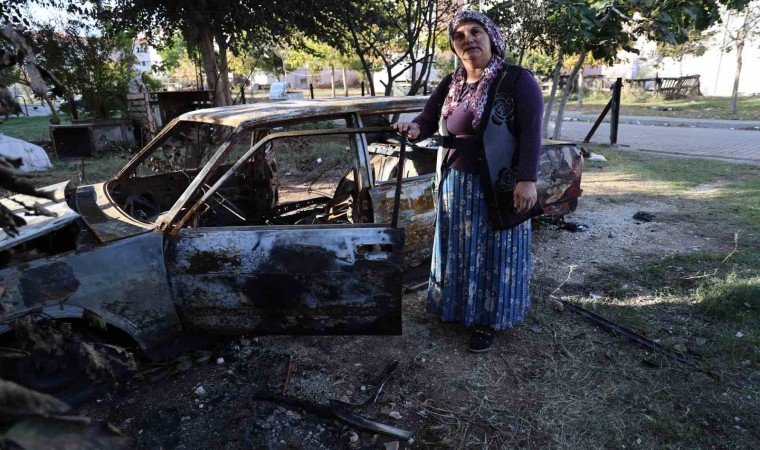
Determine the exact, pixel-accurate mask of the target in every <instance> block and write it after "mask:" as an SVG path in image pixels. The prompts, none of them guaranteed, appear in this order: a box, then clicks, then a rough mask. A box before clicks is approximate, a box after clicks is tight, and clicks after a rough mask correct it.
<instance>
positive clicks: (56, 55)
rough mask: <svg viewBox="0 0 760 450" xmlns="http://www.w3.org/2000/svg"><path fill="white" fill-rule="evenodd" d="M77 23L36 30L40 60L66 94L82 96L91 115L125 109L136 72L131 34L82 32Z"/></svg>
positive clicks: (71, 96) (105, 114)
mask: <svg viewBox="0 0 760 450" xmlns="http://www.w3.org/2000/svg"><path fill="white" fill-rule="evenodd" d="M80 32H81V30H80V29H79V28H78V26H77V25H71V24H70V25H68V27H66V28H65V29H62V30H56V29H54V28H53V27H52V26H45V27H43V28H41V29H40V30H38V31H37V33H36V38H37V39H36V40H37V46H38V48H39V49H40V52H39V60H40V62H41V63H42V64H44V66H45V67H46V68H47V69H48V71H49V72H50V73H52V74H54V75H55V76H56V77H57V78H58V79H59V80H61V82H62V83H63V85H64V86H66V93H65V97H66V99H67V100H69V101H70V103H71V101H73V99H74V97H75V96H77V95H80V96H81V100H82V106H83V108H84V110H85V111H86V112H87V113H89V115H91V116H93V117H96V118H99V119H105V118H108V117H110V116H111V115H112V113H113V111H114V110H121V111H122V112H123V111H125V110H126V104H127V102H126V100H127V99H126V97H127V93H128V92H129V82H130V81H131V80H132V79H134V78H135V77H136V76H137V72H136V71H135V70H134V68H133V66H134V63H135V56H134V54H133V53H132V38H131V37H130V36H128V35H124V34H122V35H115V36H80Z"/></svg>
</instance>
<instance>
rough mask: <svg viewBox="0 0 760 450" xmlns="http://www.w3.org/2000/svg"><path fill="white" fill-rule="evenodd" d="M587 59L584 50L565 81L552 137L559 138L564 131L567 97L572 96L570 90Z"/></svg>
mask: <svg viewBox="0 0 760 450" xmlns="http://www.w3.org/2000/svg"><path fill="white" fill-rule="evenodd" d="M585 59H586V50H583V51H582V52H581V54H580V55H579V56H578V62H577V63H575V66H574V67H573V70H572V72H570V76H569V77H567V82H566V83H565V89H563V90H562V99H561V100H560V102H559V108H557V118H556V119H555V120H554V133H553V134H552V139H554V140H557V139H559V138H560V135H561V133H562V120H563V119H564V118H565V106H567V99H568V98H570V91H571V90H572V88H573V84H574V83H575V78H576V77H577V76H578V72H579V71H580V70H581V67H583V61H584V60H585Z"/></svg>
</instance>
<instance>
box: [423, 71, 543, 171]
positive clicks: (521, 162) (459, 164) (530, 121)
mask: <svg viewBox="0 0 760 450" xmlns="http://www.w3.org/2000/svg"><path fill="white" fill-rule="evenodd" d="M446 94H447V92H444V91H443V89H442V87H441V85H439V86H438V87H437V88H436V89H435V90H434V91H433V93H432V94H431V95H430V98H429V99H428V101H427V103H425V108H424V109H423V110H422V112H421V113H420V114H419V115H418V116H417V117H415V118H414V119H413V120H412V122H414V123H416V124H417V125H419V127H420V136H419V137H418V138H417V139H418V140H419V139H425V138H427V137H430V136H432V135H433V133H435V132H436V131H438V120H439V118H440V114H441V111H440V110H439V108H438V105H441V104H443V101H442V99H443V98H445V95H446ZM514 95H515V99H514V100H515V134H516V136H515V137H516V138H517V154H518V160H517V180H518V181H536V180H537V179H538V164H539V160H540V157H541V122H542V119H543V109H544V98H543V94H542V93H541V87H540V86H539V85H538V83H537V82H536V80H535V78H533V76H532V75H531V73H530V72H529V71H527V70H523V71H522V72H521V73H520V75H519V76H518V77H517V80H516V81H515V94H514ZM465 117H470V120H471V114H467V113H461V112H459V111H455V112H454V113H452V114H451V115H450V116H449V117H448V118H447V119H446V124H447V128H449V130H451V129H456V130H463V129H465V128H467V127H466V124H463V123H462V120H466V119H465ZM454 121H455V122H454ZM463 125H464V126H463ZM469 129H470V130H472V125H470V126H469ZM472 133H473V135H474V130H472ZM452 134H453V133H452ZM458 137H465V138H466V137H467V136H466V135H461V134H460V135H458ZM473 140H474V139H473ZM476 145H477V144H476V143H475V142H473V146H472V148H459V149H452V150H451V153H450V155H449V158H452V157H453V156H454V155H455V154H456V153H460V154H459V155H458V156H457V158H456V159H455V160H454V163H453V164H452V165H451V167H452V168H453V169H456V170H461V171H465V172H471V173H478V161H477V151H476V150H477V146H476Z"/></svg>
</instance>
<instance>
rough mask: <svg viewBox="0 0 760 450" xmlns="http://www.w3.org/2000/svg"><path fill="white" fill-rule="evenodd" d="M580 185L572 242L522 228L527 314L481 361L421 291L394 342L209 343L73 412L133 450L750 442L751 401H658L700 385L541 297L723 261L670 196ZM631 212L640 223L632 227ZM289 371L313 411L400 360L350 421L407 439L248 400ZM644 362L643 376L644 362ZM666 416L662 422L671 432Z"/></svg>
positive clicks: (359, 395)
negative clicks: (706, 405) (692, 256)
mask: <svg viewBox="0 0 760 450" xmlns="http://www.w3.org/2000/svg"><path fill="white" fill-rule="evenodd" d="M583 188H584V195H583V197H582V198H581V201H580V204H579V207H578V210H577V212H575V213H573V214H571V215H569V216H568V217H567V221H569V222H572V223H574V224H576V225H584V226H585V227H586V229H585V231H583V230H584V229H583V227H581V231H578V230H576V231H569V230H566V229H559V228H558V226H557V225H556V224H546V223H544V224H542V226H541V227H540V229H539V230H536V231H534V234H533V236H534V242H533V251H534V272H533V282H532V288H533V295H532V298H533V311H532V313H531V314H530V315H529V317H528V319H527V321H526V323H524V324H522V325H520V326H518V327H516V328H514V329H512V330H509V331H508V332H505V333H503V334H502V335H500V336H498V338H497V343H496V347H495V349H494V350H493V351H491V352H489V353H486V354H481V355H474V354H471V353H468V352H467V347H466V345H467V340H468V333H467V331H466V330H465V329H463V328H462V327H461V326H457V325H450V324H441V323H440V321H439V320H438V318H436V317H433V316H430V315H428V314H426V313H425V311H424V304H425V300H426V292H425V291H417V292H409V293H406V294H405V296H404V310H403V311H404V322H403V325H404V332H403V335H401V336H394V337H242V338H241V337H235V338H229V339H223V340H221V341H220V342H218V343H216V344H215V345H213V346H212V348H211V349H210V351H211V353H210V354H209V353H203V352H197V353H194V354H191V355H186V356H185V357H184V359H181V360H176V361H172V362H170V363H167V365H165V366H156V365H153V366H151V365H143V371H146V370H148V371H150V370H152V371H153V372H152V373H146V374H144V375H143V376H138V377H135V378H133V379H131V380H129V381H127V382H124V383H122V385H121V387H120V389H119V390H117V391H115V392H113V393H110V394H107V395H105V396H103V397H102V398H99V399H97V400H95V401H92V402H90V403H89V404H87V405H85V406H83V407H82V408H80V410H79V413H81V414H85V415H88V416H90V417H93V418H95V419H103V420H108V421H109V422H110V423H112V424H114V425H115V426H117V427H118V428H120V429H121V430H122V431H123V432H124V433H125V434H126V435H127V436H129V438H130V439H131V440H132V442H133V448H141V449H159V448H162V449H211V448H226V449H229V450H233V449H260V448H261V449H265V448H266V449H290V448H304V449H343V448H345V449H359V448H364V449H394V448H547V447H552V448H665V447H667V448H677V447H679V445H678V439H677V438H673V436H674V435H676V436H677V435H678V433H695V432H696V433H706V434H707V435H710V436H711V439H712V438H714V439H715V440H708V441H709V442H724V443H725V447H724V448H737V447H742V445H743V444H744V443H746V442H752V441H753V440H754V441H755V442H757V441H758V439H760V435H758V428H757V424H754V425H752V424H750V423H748V422H751V421H753V420H755V421H756V420H757V417H755V418H754V419H752V418H751V416H746V415H745V414H749V413H751V412H752V411H756V410H757V407H756V406H752V405H753V404H754V401H753V400H752V399H751V397H750V398H749V399H747V400H746V401H745V403H746V404H747V406H746V408H747V409H746V410H745V411H742V410H737V411H728V410H726V409H725V408H722V407H721V406H720V401H721V400H720V398H718V399H717V400H715V403H714V404H715V405H716V406H715V408H714V412H713V413H711V414H712V415H710V416H698V417H695V416H694V413H693V412H689V411H690V408H689V404H688V401H687V400H684V398H685V397H681V396H680V394H673V395H671V396H670V397H668V398H664V399H663V398H662V387H661V385H659V384H658V380H661V379H663V378H668V379H670V380H672V382H673V383H675V384H677V383H679V382H681V380H691V379H693V378H694V377H697V378H699V379H701V378H704V379H705V383H710V382H711V381H710V379H709V377H706V376H705V375H703V374H698V373H693V372H692V371H689V370H687V369H685V368H684V367H681V366H679V363H677V362H675V361H672V360H666V359H663V358H659V359H658V358H656V356H655V355H653V354H652V353H651V352H648V351H647V350H646V349H644V348H642V347H640V346H637V345H636V344H633V343H631V342H629V341H627V340H624V339H622V338H618V337H616V336H614V335H612V334H610V333H607V332H606V331H605V330H603V329H601V328H600V327H598V326H595V325H594V324H592V323H590V322H588V321H586V320H585V319H583V318H581V317H579V316H577V315H575V314H572V313H570V312H568V311H564V312H558V311H555V308H554V307H553V306H554V304H553V302H552V299H551V297H550V296H551V295H553V296H554V297H560V296H565V295H583V296H591V297H594V296H603V295H606V293H607V291H608V290H609V289H612V287H614V289H618V290H620V289H623V290H626V291H627V292H628V293H630V294H631V298H635V299H637V300H636V301H637V302H639V305H638V306H641V307H644V306H646V304H647V303H646V302H647V299H648V298H651V297H649V296H650V294H651V293H650V292H649V291H648V290H647V288H645V287H642V286H638V285H636V284H635V283H634V282H630V283H628V282H623V281H621V279H620V277H621V274H625V273H628V272H630V271H635V270H638V269H639V268H641V267H642V266H646V265H648V264H652V263H654V262H657V261H659V260H660V259H661V258H663V257H664V256H667V255H673V254H676V253H690V252H697V251H701V252H704V251H708V252H709V251H714V252H728V251H730V249H731V246H732V245H731V244H732V241H731V239H730V236H727V235H726V233H725V232H724V231H722V230H720V229H718V228H712V229H711V228H709V227H704V226H701V225H698V224H695V223H692V222H691V221H688V220H685V219H683V217H684V216H682V215H678V214H677V213H682V212H683V211H682V209H681V208H682V207H683V205H681V204H680V203H677V202H679V200H678V199H675V198H673V199H670V200H667V199H663V198H662V197H658V196H650V195H647V193H646V192H640V193H637V192H636V189H637V187H636V185H635V184H632V183H631V181H630V180H626V179H624V178H621V176H619V174H617V175H615V174H609V173H607V172H606V171H605V170H601V169H599V170H593V169H589V170H587V172H586V173H585V174H584V181H583ZM700 189H702V190H704V191H709V186H703V187H701V188H700ZM698 191H699V190H696V191H695V195H698V194H699V192H698ZM637 212H647V213H650V214H653V215H654V219H653V220H651V221H649V222H644V221H641V220H635V219H633V216H634V214H636V213H637ZM411 281H412V280H409V281H408V282H407V284H408V285H409V284H411ZM674 320H675V319H674ZM665 336H666V337H665V338H663V339H662V340H661V343H662V344H664V345H668V346H677V345H681V344H683V345H686V344H688V342H686V341H688V339H689V338H688V337H687V336H683V335H679V334H678V333H675V334H674V335H673V336H672V337H671V338H668V336H670V335H669V334H668V333H665ZM289 360H290V361H292V366H291V370H290V374H289V380H288V381H287V397H288V398H292V399H298V400H301V401H305V402H310V403H318V404H321V405H328V404H329V403H328V402H329V401H330V400H342V401H344V402H350V403H357V404H358V403H362V402H364V401H365V400H367V399H368V398H370V397H371V396H372V395H373V394H374V392H375V382H376V379H377V377H378V374H380V373H381V372H382V371H383V369H384V368H385V367H386V366H387V365H388V364H389V363H391V362H392V361H398V368H397V369H396V370H395V371H394V372H393V373H392V376H391V378H390V380H389V381H388V383H387V384H386V385H385V387H384V389H383V391H382V393H381V395H380V396H379V399H378V401H377V403H376V404H371V405H366V406H357V407H356V408H354V412H355V413H356V414H358V415H360V416H363V417H365V418H369V419H372V420H376V421H379V422H382V423H385V424H388V425H392V426H395V427H399V428H402V429H406V430H410V431H413V432H414V437H413V439H412V440H410V441H405V440H403V439H399V438H394V437H390V436H385V435H382V434H375V433H373V432H369V431H365V430H362V429H360V428H358V427H355V426H350V425H347V424H345V423H343V422H339V421H336V420H334V419H331V418H327V417H323V416H322V415H320V414H317V413H315V412H309V411H306V410H305V409H308V408H304V407H303V406H294V405H287V404H283V403H278V402H273V401H264V400H260V399H257V397H259V396H260V395H261V393H262V392H265V393H269V394H274V395H280V394H282V391H283V386H284V385H285V383H286V376H287V375H286V373H287V367H288V361H289ZM652 360H656V364H655V366H656V367H655V368H651V367H649V366H650V365H651V364H649V365H645V366H642V361H645V362H646V361H652ZM191 363H192V364H191ZM700 377H701V378H700ZM658 386H660V387H659V388H658ZM658 389H660V390H659V391H658ZM725 390H726V392H727V394H726V395H729V396H734V395H744V393H743V392H744V391H741V389H739V390H737V389H730V388H726V389H725ZM718 391H720V392H722V391H723V390H722V388H721V389H716V392H718ZM695 395H696V394H695ZM716 395H717V394H716ZM700 401H701V400H700ZM704 401H706V402H707V401H712V400H709V399H705V400H704ZM732 404H736V403H735V402H734V403H732ZM692 409H693V408H692ZM665 410H667V411H665ZM734 415H735V417H734ZM602 417H603V419H604V420H600V418H602ZM666 417H667V418H672V417H676V419H669V420H673V422H674V423H673V424H671V425H670V426H669V428H663V427H666V425H663V424H664V419H663V418H666ZM650 420H651V423H650V424H649V425H641V424H642V423H644V424H647V423H649V421H650ZM597 422H603V424H602V425H600V424H599V423H597ZM629 422H635V424H636V425H635V426H632V427H630V428H626V424H627V423H629ZM718 447H722V445H718Z"/></svg>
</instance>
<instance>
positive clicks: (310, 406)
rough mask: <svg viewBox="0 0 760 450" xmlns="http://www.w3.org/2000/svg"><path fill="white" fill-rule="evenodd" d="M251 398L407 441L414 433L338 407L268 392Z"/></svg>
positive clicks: (258, 393)
mask: <svg viewBox="0 0 760 450" xmlns="http://www.w3.org/2000/svg"><path fill="white" fill-rule="evenodd" d="M253 398H254V400H262V401H267V402H272V403H281V404H285V405H288V406H295V407H297V408H299V409H303V410H305V411H307V412H310V413H312V414H317V415H320V416H322V417H326V418H328V419H339V420H342V421H343V422H346V423H348V424H350V425H353V426H355V427H359V428H363V429H365V430H369V431H372V432H375V433H382V434H385V435H388V436H393V437H395V438H399V439H404V440H407V441H408V440H409V439H411V438H412V436H414V432H412V431H409V430H404V429H401V428H396V427H394V426H392V425H386V424H384V423H380V422H376V421H374V420H370V419H367V418H365V417H362V416H359V415H358V414H355V413H353V412H351V411H349V410H347V409H345V408H343V407H341V406H338V405H332V406H325V405H321V404H319V403H314V402H309V401H306V400H299V399H295V398H288V397H284V396H281V395H275V394H270V393H268V392H257V393H255V394H254V395H253Z"/></svg>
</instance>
